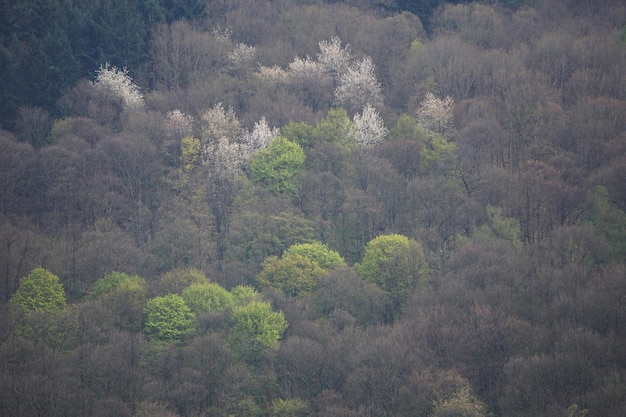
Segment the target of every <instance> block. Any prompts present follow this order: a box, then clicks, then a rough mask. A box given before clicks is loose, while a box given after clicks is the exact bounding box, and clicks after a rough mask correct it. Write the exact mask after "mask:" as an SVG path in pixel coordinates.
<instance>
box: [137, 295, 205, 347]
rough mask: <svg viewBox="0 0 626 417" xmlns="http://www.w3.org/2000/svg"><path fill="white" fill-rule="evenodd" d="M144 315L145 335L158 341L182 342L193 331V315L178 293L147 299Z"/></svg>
mask: <svg viewBox="0 0 626 417" xmlns="http://www.w3.org/2000/svg"><path fill="white" fill-rule="evenodd" d="M144 315H145V323H144V331H145V333H146V335H147V336H148V337H150V338H152V339H155V340H157V341H159V342H164V343H176V342H184V341H185V340H187V339H188V338H189V337H191V336H192V335H193V333H194V332H195V315H194V314H193V312H192V311H191V308H189V306H188V305H187V304H186V303H185V300H184V299H183V297H181V296H180V295H178V294H168V295H165V296H162V297H155V298H153V299H152V300H150V301H148V304H147V305H146V308H145V309H144Z"/></svg>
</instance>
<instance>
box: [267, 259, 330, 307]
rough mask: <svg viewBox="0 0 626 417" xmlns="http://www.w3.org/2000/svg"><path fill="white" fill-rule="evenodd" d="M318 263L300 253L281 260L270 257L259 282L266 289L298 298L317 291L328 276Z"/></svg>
mask: <svg viewBox="0 0 626 417" xmlns="http://www.w3.org/2000/svg"><path fill="white" fill-rule="evenodd" d="M326 272H327V271H326V270H324V269H323V268H322V267H321V266H320V265H319V264H318V263H317V262H315V261H313V260H311V259H310V258H308V257H306V256H303V255H300V254H298V253H293V254H285V255H284V256H283V257H281V258H279V257H277V256H270V257H268V258H267V259H266V260H265V261H264V262H263V270H262V271H261V272H260V273H259V274H258V275H257V281H258V282H259V284H261V285H262V286H264V287H271V288H276V289H277V290H279V291H281V292H283V293H284V294H286V295H289V296H292V297H297V296H300V295H307V294H309V293H311V291H314V290H315V289H317V287H318V286H319V285H320V283H321V282H322V278H324V275H326Z"/></svg>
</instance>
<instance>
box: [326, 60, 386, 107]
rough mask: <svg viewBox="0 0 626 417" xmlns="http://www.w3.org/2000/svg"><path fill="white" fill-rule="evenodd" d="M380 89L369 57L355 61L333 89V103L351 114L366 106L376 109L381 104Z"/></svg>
mask: <svg viewBox="0 0 626 417" xmlns="http://www.w3.org/2000/svg"><path fill="white" fill-rule="evenodd" d="M382 101H383V100H382V88H381V85H380V83H379V82H378V80H377V78H376V74H375V73H374V63H373V62H372V59H371V58H369V57H365V58H363V59H362V60H360V61H357V62H356V63H355V64H354V65H352V66H351V67H350V68H348V71H347V72H346V73H344V74H341V75H340V77H339V84H338V85H337V88H336V89H335V103H336V104H337V105H339V106H341V107H343V108H345V109H346V110H348V112H351V113H353V114H354V113H356V112H357V111H359V110H361V109H362V108H364V107H365V106H366V105H367V104H369V105H370V106H373V107H378V106H380V105H381V104H382Z"/></svg>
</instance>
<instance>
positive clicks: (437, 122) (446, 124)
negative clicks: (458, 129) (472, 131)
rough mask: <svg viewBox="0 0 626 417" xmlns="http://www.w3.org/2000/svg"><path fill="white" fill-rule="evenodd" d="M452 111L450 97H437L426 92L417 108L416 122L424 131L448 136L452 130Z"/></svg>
mask: <svg viewBox="0 0 626 417" xmlns="http://www.w3.org/2000/svg"><path fill="white" fill-rule="evenodd" d="M453 111H454V100H453V99H452V98H450V97H445V98H439V97H436V96H435V95H434V94H432V93H428V94H426V97H425V98H424V100H423V101H422V102H421V103H420V107H419V109H417V123H418V124H419V125H420V127H422V129H424V130H426V131H429V132H433V133H436V134H438V135H441V136H444V137H448V136H449V135H450V133H452V132H453V131H454V125H453V120H452V117H453Z"/></svg>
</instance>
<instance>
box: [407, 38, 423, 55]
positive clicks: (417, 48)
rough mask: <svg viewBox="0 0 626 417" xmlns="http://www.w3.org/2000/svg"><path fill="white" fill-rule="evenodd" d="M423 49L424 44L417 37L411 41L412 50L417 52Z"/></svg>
mask: <svg viewBox="0 0 626 417" xmlns="http://www.w3.org/2000/svg"><path fill="white" fill-rule="evenodd" d="M422 49H424V44H423V43H422V41H420V40H419V39H415V40H414V41H413V42H411V48H410V50H411V52H413V53H417V52H419V51H421V50H422Z"/></svg>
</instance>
